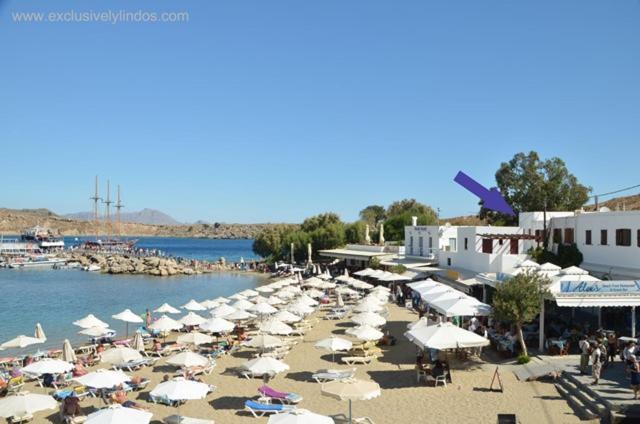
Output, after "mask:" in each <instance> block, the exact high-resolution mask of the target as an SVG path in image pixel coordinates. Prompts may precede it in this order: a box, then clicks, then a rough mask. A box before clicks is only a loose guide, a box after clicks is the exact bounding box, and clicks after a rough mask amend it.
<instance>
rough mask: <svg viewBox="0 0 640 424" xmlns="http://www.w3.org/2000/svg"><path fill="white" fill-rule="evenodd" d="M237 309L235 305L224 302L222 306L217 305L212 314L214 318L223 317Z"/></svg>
mask: <svg viewBox="0 0 640 424" xmlns="http://www.w3.org/2000/svg"><path fill="white" fill-rule="evenodd" d="M235 311H236V308H234V307H233V306H229V305H227V304H226V303H223V304H222V305H220V306H216V307H215V308H213V309H212V310H211V316H212V317H214V318H222V317H224V316H225V315H229V314H232V313H234V312H235Z"/></svg>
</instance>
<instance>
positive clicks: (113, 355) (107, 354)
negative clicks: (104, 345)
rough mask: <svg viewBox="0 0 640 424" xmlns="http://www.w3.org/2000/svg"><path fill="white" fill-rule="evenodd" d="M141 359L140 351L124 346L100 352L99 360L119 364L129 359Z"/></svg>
mask: <svg viewBox="0 0 640 424" xmlns="http://www.w3.org/2000/svg"><path fill="white" fill-rule="evenodd" d="M141 359H142V355H141V354H140V352H138V351H137V350H135V349H131V348H130V347H125V346H119V347H114V348H111V349H108V350H105V351H104V352H102V354H100V360H101V362H104V363H107V364H111V365H120V364H124V363H127V362H129V361H139V360H141Z"/></svg>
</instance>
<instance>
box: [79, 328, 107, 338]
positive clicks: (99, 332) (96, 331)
mask: <svg viewBox="0 0 640 424" xmlns="http://www.w3.org/2000/svg"><path fill="white" fill-rule="evenodd" d="M78 333H79V334H83V335H85V336H89V337H103V336H107V335H109V334H112V333H113V330H112V329H110V328H107V327H89V328H85V329H82V330H80V331H78Z"/></svg>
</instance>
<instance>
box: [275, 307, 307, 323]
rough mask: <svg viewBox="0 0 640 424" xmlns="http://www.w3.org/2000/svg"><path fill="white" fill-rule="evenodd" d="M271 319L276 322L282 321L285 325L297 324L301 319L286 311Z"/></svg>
mask: <svg viewBox="0 0 640 424" xmlns="http://www.w3.org/2000/svg"><path fill="white" fill-rule="evenodd" d="M273 318H274V319H277V320H278V321H282V322H284V323H285V324H290V323H292V322H298V321H301V320H302V318H300V317H299V316H298V315H296V314H293V313H291V312H289V311H286V310H285V311H280V312H278V313H277V314H275V315H274V316H273Z"/></svg>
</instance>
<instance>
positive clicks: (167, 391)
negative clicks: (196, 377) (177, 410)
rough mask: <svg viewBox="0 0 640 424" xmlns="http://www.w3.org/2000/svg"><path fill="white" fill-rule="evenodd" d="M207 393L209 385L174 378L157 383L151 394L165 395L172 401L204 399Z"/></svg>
mask: <svg viewBox="0 0 640 424" xmlns="http://www.w3.org/2000/svg"><path fill="white" fill-rule="evenodd" d="M207 393H209V385H207V384H204V383H200V382H197V381H191V380H185V379H183V378H174V379H173V380H169V381H165V382H164V383H160V384H158V385H157V386H156V387H155V388H154V389H153V390H152V391H151V393H150V394H151V396H154V397H165V398H167V399H169V400H173V401H181V400H195V399H204V398H205V397H206V396H207Z"/></svg>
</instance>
